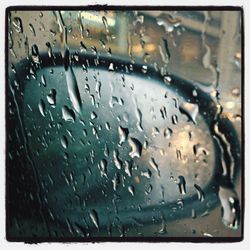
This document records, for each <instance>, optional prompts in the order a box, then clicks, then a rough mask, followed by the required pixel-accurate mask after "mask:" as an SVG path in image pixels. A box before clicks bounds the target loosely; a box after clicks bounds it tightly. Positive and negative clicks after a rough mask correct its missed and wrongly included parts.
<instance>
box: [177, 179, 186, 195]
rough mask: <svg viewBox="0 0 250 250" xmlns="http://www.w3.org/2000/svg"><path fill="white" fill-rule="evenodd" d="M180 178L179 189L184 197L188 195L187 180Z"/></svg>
mask: <svg viewBox="0 0 250 250" xmlns="http://www.w3.org/2000/svg"><path fill="white" fill-rule="evenodd" d="M178 178H179V182H178V187H179V191H180V194H182V195H184V194H186V181H185V178H184V177H183V176H181V175H180V176H179V177H178Z"/></svg>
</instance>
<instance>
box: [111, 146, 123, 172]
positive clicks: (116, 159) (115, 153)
mask: <svg viewBox="0 0 250 250" xmlns="http://www.w3.org/2000/svg"><path fill="white" fill-rule="evenodd" d="M113 160H114V164H115V166H116V167H117V168H118V169H121V168H122V161H121V160H120V159H119V153H118V151H117V150H114V151H113Z"/></svg>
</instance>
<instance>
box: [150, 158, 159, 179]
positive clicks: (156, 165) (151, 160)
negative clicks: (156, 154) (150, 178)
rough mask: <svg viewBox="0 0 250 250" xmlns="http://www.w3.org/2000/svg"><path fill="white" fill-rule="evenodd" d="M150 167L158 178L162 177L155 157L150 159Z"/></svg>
mask: <svg viewBox="0 0 250 250" xmlns="http://www.w3.org/2000/svg"><path fill="white" fill-rule="evenodd" d="M149 165H150V166H151V167H152V168H153V169H154V170H155V171H156V172H157V174H158V176H159V177H160V176H161V175H160V170H159V167H158V164H157V163H156V162H155V159H154V158H153V157H151V158H150V160H149Z"/></svg>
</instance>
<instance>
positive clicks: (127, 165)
mask: <svg viewBox="0 0 250 250" xmlns="http://www.w3.org/2000/svg"><path fill="white" fill-rule="evenodd" d="M125 173H126V174H127V175H128V176H129V177H131V176H132V164H130V163H129V162H128V161H125Z"/></svg>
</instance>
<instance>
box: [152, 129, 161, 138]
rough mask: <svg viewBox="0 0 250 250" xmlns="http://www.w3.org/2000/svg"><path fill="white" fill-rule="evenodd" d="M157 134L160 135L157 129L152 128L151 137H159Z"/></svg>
mask: <svg viewBox="0 0 250 250" xmlns="http://www.w3.org/2000/svg"><path fill="white" fill-rule="evenodd" d="M159 134H160V131H159V129H158V128H157V127H153V128H152V136H153V137H156V136H157V135H159Z"/></svg>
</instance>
